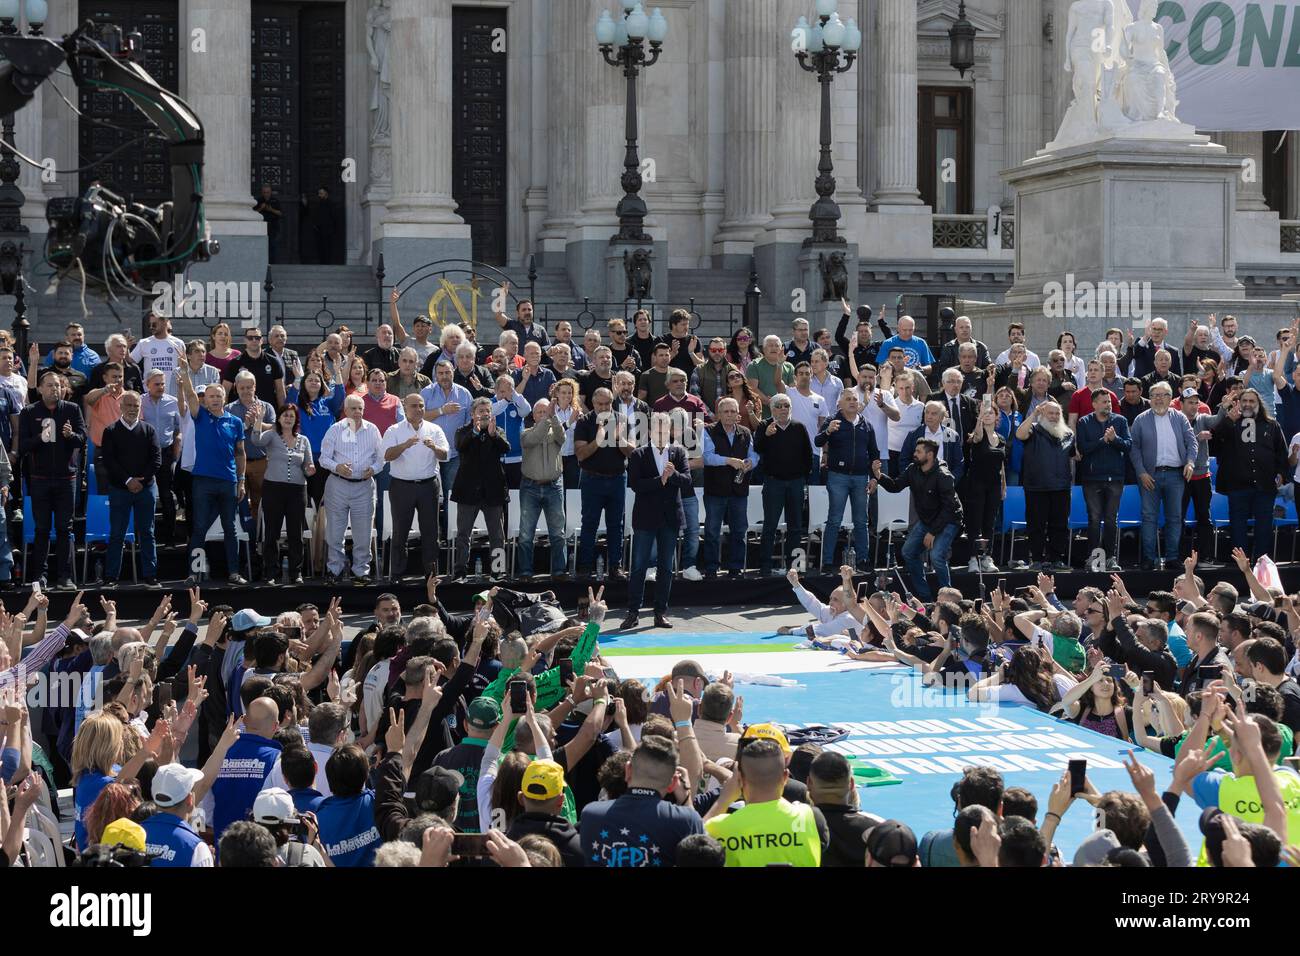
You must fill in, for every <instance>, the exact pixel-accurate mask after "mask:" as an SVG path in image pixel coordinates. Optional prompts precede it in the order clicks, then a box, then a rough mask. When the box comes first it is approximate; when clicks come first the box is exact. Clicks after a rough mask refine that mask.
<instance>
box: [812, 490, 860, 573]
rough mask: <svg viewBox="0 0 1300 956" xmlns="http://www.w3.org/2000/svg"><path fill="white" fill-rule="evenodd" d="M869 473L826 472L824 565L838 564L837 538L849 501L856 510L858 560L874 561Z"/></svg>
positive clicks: (854, 524)
mask: <svg viewBox="0 0 1300 956" xmlns="http://www.w3.org/2000/svg"><path fill="white" fill-rule="evenodd" d="M868 481H870V478H869V477H868V476H867V475H850V474H848V473H847V472H843V471H828V472H827V473H826V499H827V511H826V530H825V531H824V532H822V566H823V567H834V566H835V542H836V540H837V539H838V538H839V530H840V523H841V522H842V521H843V520H844V506H845V504H846V503H847V504H848V505H849V506H850V508H851V509H852V514H853V550H854V551H856V552H857V559H858V563H864V562H865V563H868V564H869V563H871V525H870V524H869V522H868V514H867V513H868V497H869V496H868V495H867V482H868Z"/></svg>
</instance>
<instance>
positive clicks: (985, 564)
mask: <svg viewBox="0 0 1300 956" xmlns="http://www.w3.org/2000/svg"><path fill="white" fill-rule="evenodd" d="M980 570H981V571H983V572H984V573H985V574H995V573H996V572H997V570H998V566H997V565H996V564H994V563H993V558H992V557H991V556H989V555H987V554H986V555H984V557H982V558H980Z"/></svg>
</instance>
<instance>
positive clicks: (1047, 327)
mask: <svg viewBox="0 0 1300 956" xmlns="http://www.w3.org/2000/svg"><path fill="white" fill-rule="evenodd" d="M1240 174H1241V166H1240V163H1239V161H1238V160H1237V159H1235V158H1232V157H1230V156H1229V155H1228V153H1227V151H1226V150H1225V149H1224V148H1223V147H1222V146H1219V145H1217V144H1214V143H1209V142H1208V141H1207V142H1204V143H1202V142H1192V141H1187V140H1154V139H1137V140H1133V139H1108V140H1102V141H1100V142H1094V143H1087V144H1083V145H1080V146H1075V147H1071V148H1068V149H1063V150H1059V151H1057V152H1054V153H1050V154H1042V155H1039V156H1037V157H1035V158H1034V159H1031V160H1029V161H1027V162H1025V163H1024V164H1022V165H1020V166H1017V167H1015V168H1013V169H1008V170H1004V171H1003V172H1002V177H1003V179H1004V180H1006V182H1007V183H1008V184H1010V185H1011V186H1012V187H1014V188H1015V191H1016V214H1015V215H1016V218H1015V223H1016V272H1015V275H1016V278H1015V284H1014V285H1013V286H1012V288H1011V290H1010V291H1009V292H1008V293H1007V296H1006V304H1005V307H1004V310H1003V315H1004V316H1005V317H1007V318H1012V317H1014V318H1017V319H1021V320H1023V321H1025V322H1026V326H1027V327H1028V328H1029V329H1031V330H1032V329H1033V328H1034V326H1038V328H1039V330H1040V332H1039V335H1037V336H1034V335H1033V332H1032V331H1031V338H1032V339H1033V340H1034V343H1035V344H1036V345H1044V344H1046V340H1047V339H1049V338H1050V339H1051V341H1052V343H1053V344H1054V343H1055V338H1056V335H1057V333H1058V332H1060V330H1061V329H1063V328H1070V329H1072V330H1073V331H1074V332H1075V333H1076V334H1077V335H1078V336H1079V342H1080V343H1081V344H1082V343H1084V342H1095V341H1098V340H1100V338H1101V337H1102V336H1103V335H1104V333H1105V331H1106V329H1107V328H1109V327H1111V326H1119V327H1121V328H1128V327H1133V326H1134V324H1135V323H1136V327H1138V328H1141V327H1142V326H1143V324H1144V322H1145V320H1146V319H1147V318H1149V317H1154V316H1158V315H1164V314H1166V313H1167V312H1168V313H1176V312H1179V311H1181V310H1182V308H1185V304H1186V303H1188V302H1194V301H1199V300H1203V299H1214V300H1233V299H1238V300H1239V299H1243V298H1244V297H1245V290H1244V288H1243V286H1242V285H1241V283H1239V282H1238V281H1237V277H1236V259H1237V256H1236V238H1235V235H1236V234H1235V228H1234V215H1235V210H1236V205H1237V177H1238V176H1239V175H1240ZM1008 313H1011V315H1008ZM1048 332H1050V335H1049V334H1048Z"/></svg>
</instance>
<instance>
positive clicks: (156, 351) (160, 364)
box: [131, 335, 185, 391]
mask: <svg viewBox="0 0 1300 956" xmlns="http://www.w3.org/2000/svg"><path fill="white" fill-rule="evenodd" d="M131 360H132V361H134V362H135V363H136V364H137V365H139V366H140V372H141V374H142V375H144V376H145V377H146V378H147V377H148V375H149V373H150V372H151V371H152V370H154V369H156V368H160V369H162V370H163V371H164V372H165V373H167V390H168V391H171V387H172V378H173V377H174V376H175V375H176V370H177V369H178V368H180V367H181V363H182V362H184V361H185V343H184V342H182V341H181V340H180V339H178V338H177V337H176V336H174V335H169V336H167V338H165V339H160V338H158V337H157V336H156V335H151V336H149V338H147V339H141V340H140V341H139V342H136V343H135V348H133V349H132V350H131Z"/></svg>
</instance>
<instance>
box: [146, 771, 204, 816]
mask: <svg viewBox="0 0 1300 956" xmlns="http://www.w3.org/2000/svg"><path fill="white" fill-rule="evenodd" d="M202 779H203V771H202V770H195V769H193V768H192V767H185V766H182V765H181V764H178V763H169V764H167V765H166V766H165V767H159V768H158V772H157V773H155V774H154V775H153V802H154V803H156V804H158V806H160V807H174V806H177V805H178V804H182V803H184V802H185V798H186V797H188V796H189V795H190V793H191V792H192V791H193V790H194V785H195V784H196V783H198V782H199V781H200V780H202Z"/></svg>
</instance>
